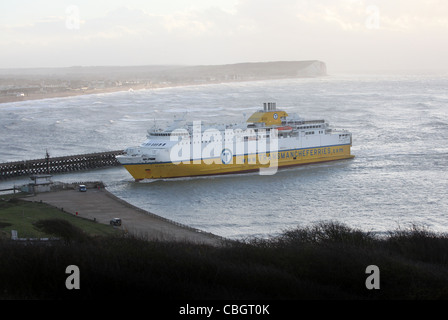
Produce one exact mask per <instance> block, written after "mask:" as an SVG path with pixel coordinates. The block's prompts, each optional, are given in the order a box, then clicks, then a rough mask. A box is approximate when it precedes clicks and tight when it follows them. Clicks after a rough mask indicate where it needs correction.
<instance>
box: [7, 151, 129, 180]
mask: <svg viewBox="0 0 448 320" xmlns="http://www.w3.org/2000/svg"><path fill="white" fill-rule="evenodd" d="M123 153H124V151H123V150H116V151H106V152H98V153H88V154H79V155H72V156H64V157H49V156H47V157H46V158H43V159H34V160H23V161H15V162H6V163H0V180H5V179H9V178H15V177H20V176H28V175H35V174H36V175H37V174H53V173H64V172H74V171H82V170H91V169H97V168H106V167H115V166H119V165H120V163H119V162H118V160H117V159H116V158H115V156H117V155H121V154H123Z"/></svg>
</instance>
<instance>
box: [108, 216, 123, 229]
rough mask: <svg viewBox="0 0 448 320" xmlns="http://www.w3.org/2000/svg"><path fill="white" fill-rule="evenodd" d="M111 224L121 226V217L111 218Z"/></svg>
mask: <svg viewBox="0 0 448 320" xmlns="http://www.w3.org/2000/svg"><path fill="white" fill-rule="evenodd" d="M110 225H111V226H114V227H119V226H121V219H120V218H113V219H112V220H110Z"/></svg>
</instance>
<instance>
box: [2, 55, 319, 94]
mask: <svg viewBox="0 0 448 320" xmlns="http://www.w3.org/2000/svg"><path fill="white" fill-rule="evenodd" d="M326 74H327V67H326V65H325V63H324V62H322V61H317V60H310V61H274V62H246V63H236V64H225V65H209V66H175V65H166V66H163V65H161V66H151V65H149V66H92V67H83V66H77V67H70V68H32V69H26V68H24V69H0V103H4V102H12V101H23V100H31V99H43V98H54V97H67V96H74V95H80V94H91V93H100V92H114V91H123V90H130V89H132V90H138V89H148V88H160V87H167V86H179V85H192V84H193V85H196V84H207V83H223V82H234V81H253V80H271V79H287V78H305V77H320V76H325V75H326Z"/></svg>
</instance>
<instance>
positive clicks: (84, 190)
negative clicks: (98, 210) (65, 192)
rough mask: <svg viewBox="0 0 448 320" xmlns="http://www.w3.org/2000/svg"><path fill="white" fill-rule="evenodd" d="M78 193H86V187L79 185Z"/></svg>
mask: <svg viewBox="0 0 448 320" xmlns="http://www.w3.org/2000/svg"><path fill="white" fill-rule="evenodd" d="M79 191H80V192H86V191H87V187H86V186H85V185H83V184H81V185H80V186H79Z"/></svg>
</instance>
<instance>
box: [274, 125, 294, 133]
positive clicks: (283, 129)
mask: <svg viewBox="0 0 448 320" xmlns="http://www.w3.org/2000/svg"><path fill="white" fill-rule="evenodd" d="M275 129H277V130H278V133H290V132H292V127H290V126H284V127H277V128H275Z"/></svg>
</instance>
